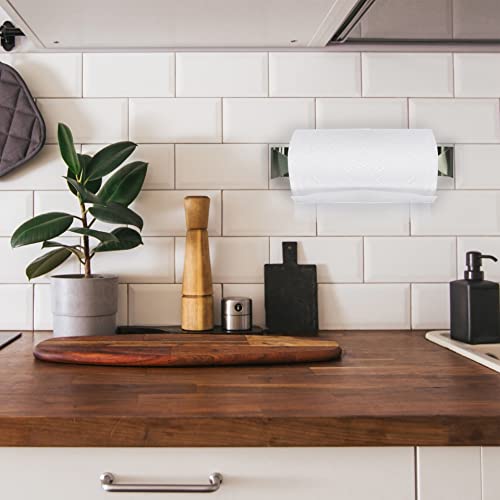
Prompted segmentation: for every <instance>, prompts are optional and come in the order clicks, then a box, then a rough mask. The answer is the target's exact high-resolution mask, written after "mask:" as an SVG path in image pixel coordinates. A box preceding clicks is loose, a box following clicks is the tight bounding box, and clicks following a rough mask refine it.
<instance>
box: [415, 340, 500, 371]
mask: <svg viewBox="0 0 500 500" xmlns="http://www.w3.org/2000/svg"><path fill="white" fill-rule="evenodd" d="M425 338H426V339H427V340H430V341H431V342H434V343H435V344H438V345H440V346H442V347H446V349H450V351H454V352H456V353H457V354H460V355H461V356H464V357H466V358H469V359H472V361H475V362H476V363H479V364H481V365H483V366H486V367H488V368H491V369H492V370H495V371H496V372H499V373H500V344H476V345H470V344H464V343H463V342H458V341H457V340H452V339H451V338H450V331H449V330H439V331H435V332H427V333H426V334H425Z"/></svg>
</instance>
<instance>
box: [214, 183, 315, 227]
mask: <svg viewBox="0 0 500 500" xmlns="http://www.w3.org/2000/svg"><path fill="white" fill-rule="evenodd" d="M223 216H224V221H223V224H224V231H223V234H224V236H267V235H272V236H282V235H287V234H296V235H298V236H314V235H315V234H316V210H315V208H314V207H311V206H298V205H295V204H294V203H293V201H292V199H291V197H290V192H289V191H225V192H224V214H223Z"/></svg>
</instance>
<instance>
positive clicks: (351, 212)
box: [318, 203, 410, 236]
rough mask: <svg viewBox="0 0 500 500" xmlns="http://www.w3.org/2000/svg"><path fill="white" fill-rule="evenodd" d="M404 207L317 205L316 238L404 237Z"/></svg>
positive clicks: (406, 212)
mask: <svg viewBox="0 0 500 500" xmlns="http://www.w3.org/2000/svg"><path fill="white" fill-rule="evenodd" d="M409 234H410V210H409V207H408V205H388V204H368V205H365V204H344V203H339V204H336V205H320V206H318V235H319V236H357V235H365V236H378V235H380V236H406V235H409Z"/></svg>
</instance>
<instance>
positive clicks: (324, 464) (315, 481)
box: [0, 447, 415, 500]
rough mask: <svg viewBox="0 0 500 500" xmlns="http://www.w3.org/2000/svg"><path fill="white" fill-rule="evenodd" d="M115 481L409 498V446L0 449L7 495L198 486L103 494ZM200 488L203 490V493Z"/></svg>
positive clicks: (60, 498) (289, 497)
mask: <svg viewBox="0 0 500 500" xmlns="http://www.w3.org/2000/svg"><path fill="white" fill-rule="evenodd" d="M103 472H111V473H113V474H114V475H115V477H116V482H117V483H118V484H119V483H120V482H126V483H177V484H179V483H186V484H193V483H198V484H204V483H205V484H208V477H209V475H210V474H211V473H213V472H220V473H222V475H223V478H224V479H223V484H222V486H221V487H220V489H219V490H218V491H217V492H215V493H211V494H210V496H209V497H208V498H217V499H220V500H255V499H257V498H258V499H260V500H281V499H286V500H299V499H301V500H303V499H311V500H327V499H328V500H367V499H370V500H413V499H414V495H415V490H414V453H413V448H408V447H407V448H147V449H146V448H0V475H1V477H0V488H1V489H0V492H1V497H2V498H6V499H9V500H67V499H68V498H71V499H72V500H94V499H106V498H108V497H110V496H111V498H113V499H115V500H119V499H120V498H123V499H124V500H132V499H133V500H146V499H151V498H168V499H169V500H170V499H172V500H195V499H197V498H199V497H200V494H199V493H154V494H153V493H114V494H111V493H107V492H104V491H103V490H102V489H101V485H100V481H99V476H100V474H101V473H103ZM205 497H206V495H205V496H204V497H203V498H205Z"/></svg>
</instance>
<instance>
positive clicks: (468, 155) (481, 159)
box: [455, 144, 500, 189]
mask: <svg viewBox="0 0 500 500" xmlns="http://www.w3.org/2000/svg"><path fill="white" fill-rule="evenodd" d="M455 163H456V174H455V186H456V188H457V189H500V144H458V145H457V146H456V148H455Z"/></svg>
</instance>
